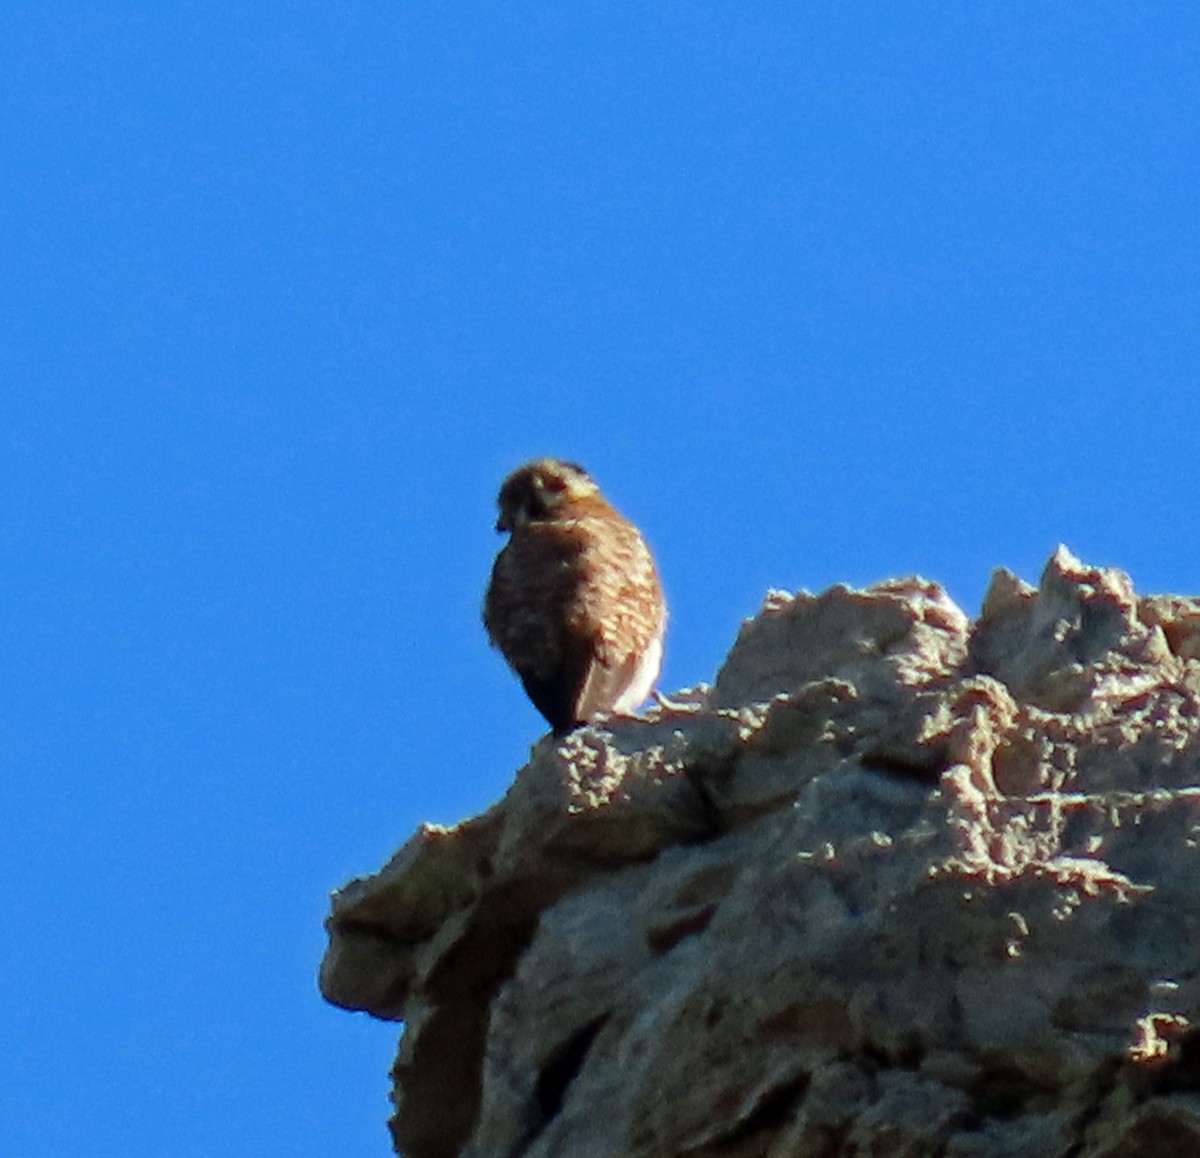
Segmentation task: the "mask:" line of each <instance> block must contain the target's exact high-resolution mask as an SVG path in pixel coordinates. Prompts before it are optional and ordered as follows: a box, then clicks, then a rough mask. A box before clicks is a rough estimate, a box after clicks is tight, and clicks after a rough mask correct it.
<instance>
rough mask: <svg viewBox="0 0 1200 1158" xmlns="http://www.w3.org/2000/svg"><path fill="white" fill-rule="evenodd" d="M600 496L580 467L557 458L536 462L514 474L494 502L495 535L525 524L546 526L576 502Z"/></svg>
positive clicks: (598, 490) (597, 489)
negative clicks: (495, 513)
mask: <svg viewBox="0 0 1200 1158" xmlns="http://www.w3.org/2000/svg"><path fill="white" fill-rule="evenodd" d="M599 493H600V488H599V487H598V486H597V485H596V484H595V482H594V481H593V479H592V476H591V475H589V474H588V472H587V471H586V470H584V469H583V467H581V466H579V465H577V464H576V463H573V462H563V460H562V459H558V458H538V459H534V461H533V462H527V463H526V464H525V465H524V466H522V467H519V468H518V469H517V470H514V471H513V472H512V474H510V475H509V476H508V478H506V479H505V480H504V483H503V485H502V486H501V487H500V495H499V497H498V498H497V500H496V503H497V505H498V506H499V508H500V517H499V518H498V519H497V520H496V530H497V531H515V530H517V529H518V528H519V527H523V526H525V525H526V524H527V523H538V522H550V521H551V520H553V519H556V518H560V517H561V516H562V514H563V512H564V510H565V509H566V508H567V507H569V506H570V505H571V504H572V503H575V502H578V501H579V500H580V499H587V498H591V497H593V496H595V495H598V494H599Z"/></svg>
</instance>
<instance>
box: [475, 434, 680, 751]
mask: <svg viewBox="0 0 1200 1158" xmlns="http://www.w3.org/2000/svg"><path fill="white" fill-rule="evenodd" d="M497 502H498V505H499V507H500V517H499V518H498V519H497V520H496V529H497V530H499V531H508V532H510V534H511V538H510V539H509V541H508V543H507V544H506V545H505V547H504V548H503V549H502V550H501V551H500V553H499V555H497V556H496V562H495V565H494V566H493V567H492V580H491V583H490V584H489V586H488V590H487V596H486V597H485V599H484V604H483V623H484V626H485V627H486V628H487V633H488V637H489V638H490V639H491V641H492V643H493V644H495V646H496V647H498V648H499V649H500V651H501V652H502V653H503V654H504V658H505V659H506V660H508V662H509V665H510V666H511V667H512V669H513V670H514V671H515V672H516V673H517V675H518V676H520V678H521V682H522V683H523V684H524V685H525V690H526V692H528V693H529V698H530V699H531V700H532V701H533V703H534V706H535V707H536V708H537V709H538V711H539V712H541V713H542V715H543V716H545V717H546V719H547V720H548V721H549V722H550V726H551V727H552V728H553V729H554V732H555V734H556V735H563V734H564V733H566V732H569V731H570V730H571V728H572V727H574V726H575V725H576V724H579V723H583V722H585V721H587V720H590V719H591V718H593V717H594V716H596V715H598V714H600V713H604V712H628V711H630V710H631V709H633V708H635V707H637V705H638V704H640V703H641V702H642V701H643V700H644V699H645V698H646V697H647V696H648V695H649V694H650V689H651V688H652V687H653V686H654V681H655V679H656V678H657V677H658V670H659V666H660V664H661V663H662V638H663V632H664V630H665V628H666V621H667V612H666V606H665V604H664V602H663V594H662V586H661V585H660V583H659V580H658V572H657V571H656V570H655V567H654V560H653V558H652V557H651V555H650V551H649V549H648V548H647V546H646V544H645V542H644V540H643V539H642V536H641V534H640V533H639V531H638V529H637V527H635V526H634V525H633V524H632V523H631V522H629V520H628V519H626V518H625V517H624V516H622V515H621V514H620V513H619V512H618V511H617V510H616V509H615V508H614V507H612V506H611V505H610V504H609V502H608V501H607V500H606V499H605V498H604V496H603V495H602V494H601V493H600V488H599V487H598V486H597V485H596V484H595V482H593V480H592V478H591V477H590V476H589V475H588V473H587V472H586V471H585V470H584V469H583V468H582V467H580V466H576V465H575V464H574V463H569V462H563V461H561V460H559V459H556V458H540V459H536V460H535V461H533V462H530V463H527V464H526V465H525V466H523V467H521V468H520V469H518V470H516V471H514V472H513V473H512V474H511V475H509V476H508V478H507V479H505V480H504V484H503V486H501V488H500V495H499V498H498V500H497Z"/></svg>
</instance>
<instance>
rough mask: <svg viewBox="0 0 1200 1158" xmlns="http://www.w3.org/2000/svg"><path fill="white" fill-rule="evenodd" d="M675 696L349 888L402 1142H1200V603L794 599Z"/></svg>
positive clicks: (528, 770) (1009, 592) (600, 1153)
mask: <svg viewBox="0 0 1200 1158" xmlns="http://www.w3.org/2000/svg"><path fill="white" fill-rule="evenodd" d="M674 699H675V700H679V699H680V697H678V696H677V697H674ZM683 699H684V700H685V701H686V702H681V703H680V702H671V701H668V702H666V703H664V704H661V705H658V706H656V707H655V708H653V709H652V710H651V711H650V712H649V713H648V715H647V716H646V717H645V718H643V719H636V720H635V719H617V718H613V719H609V720H607V721H601V722H598V723H596V724H593V725H589V726H587V727H584V728H581V729H578V730H577V731H575V732H574V733H572V734H571V735H570V736H568V737H566V738H565V739H563V740H561V741H559V742H557V743H555V742H553V741H551V740H549V739H546V740H543V741H541V742H540V743H539V744H538V745H537V746H536V747H535V749H534V751H533V753H532V757H531V759H530V761H529V763H528V764H527V765H526V766H525V767H524V768H522V769H521V770H520V771H519V772H518V773H517V776H516V779H515V781H514V783H513V785H512V787H511V788H510V790H509V792H508V794H507V795H506V796H505V798H504V799H503V800H502V801H500V802H499V803H498V804H496V805H495V806H494V807H493V808H492V809H490V810H489V811H488V812H487V813H485V814H483V815H482V816H480V817H477V818H475V819H473V820H469V821H466V822H464V823H463V824H461V825H458V826H456V827H454V828H436V827H433V826H425V827H423V828H422V829H421V830H420V831H419V832H418V833H417V834H416V835H415V836H414V837H413V838H412V839H411V840H410V841H409V843H408V844H407V845H405V846H404V848H403V849H401V850H400V852H398V853H397V854H396V856H395V857H394V858H393V859H392V861H391V862H390V863H389V864H388V865H386V866H385V867H384V868H383V869H382V870H381V871H380V872H379V873H378V874H376V875H375V876H373V877H369V878H366V879H364V880H359V881H354V882H352V883H351V884H350V885H347V886H346V887H345V888H344V889H342V890H341V891H340V892H339V893H337V894H335V896H334V898H333V911H332V915H331V916H330V918H329V920H328V922H327V925H328V930H329V936H330V944H329V949H328V951H327V953H326V956H325V960H324V962H323V964H322V969H321V988H322V992H323V993H324V994H325V996H326V997H327V998H328V999H329V1000H330V1001H332V1002H333V1003H334V1004H336V1005H339V1006H342V1007H344V1008H347V1009H362V1010H367V1011H369V1012H370V1013H372V1014H374V1015H375V1016H378V1017H381V1018H387V1019H393V1020H403V1021H404V1022H405V1031H404V1035H403V1039H402V1041H401V1047H400V1054H399V1057H398V1059H397V1063H396V1068H395V1070H394V1077H395V1083H396V1084H395V1092H394V1100H395V1105H396V1114H395V1117H394V1119H393V1122H392V1130H393V1137H394V1140H395V1144H396V1148H397V1150H398V1151H399V1152H401V1153H403V1154H405V1155H408V1156H409V1158H452V1156H456V1155H459V1156H462V1158H496V1156H498V1155H502V1156H506V1158H518V1156H520V1158H551V1156H560V1155H569V1156H571V1158H592V1156H594V1158H635V1156H636V1158H674V1156H680V1158H682V1156H684V1155H687V1156H688V1158H718V1156H720V1158H751V1156H754V1158H759V1156H761V1158H793V1156H801V1155H805V1156H807V1155H811V1156H813V1158H818V1156H819V1158H834V1156H837V1155H856V1156H858V1155H911V1156H914V1158H919V1156H924V1155H929V1156H931V1158H932V1156H938V1158H1016V1156H1020V1158H1041V1156H1045V1158H1051V1156H1059V1155H1071V1156H1073V1158H1135V1156H1138V1155H1143V1154H1144V1155H1151V1154H1153V1155H1168V1156H1171V1155H1180V1156H1182V1155H1190V1154H1200V1033H1197V1031H1196V1030H1195V1029H1193V1026H1194V1025H1196V1024H1197V1021H1198V1019H1200V890H1197V888H1196V884H1195V882H1196V879H1197V870H1198V868H1200V853H1198V852H1197V845H1198V842H1200V601H1198V600H1195V599H1188V598H1184V597H1180V596H1152V597H1148V598H1139V597H1138V596H1137V595H1136V594H1135V592H1134V590H1133V587H1132V584H1131V583H1130V581H1129V579H1128V577H1127V576H1125V575H1124V574H1122V573H1121V572H1119V571H1116V570H1112V569H1099V568H1091V567H1086V566H1084V565H1083V564H1082V563H1080V562H1079V561H1078V560H1077V559H1075V558H1073V557H1072V556H1071V555H1070V553H1069V552H1067V551H1066V550H1065V549H1064V548H1060V549H1059V550H1058V551H1057V552H1056V553H1055V555H1054V556H1053V557H1052V558H1051V559H1050V561H1049V562H1048V564H1047V566H1046V569H1045V571H1044V572H1043V575H1042V577H1041V580H1040V582H1039V585H1038V586H1037V588H1033V587H1030V586H1028V585H1026V584H1024V583H1022V582H1021V581H1020V580H1018V579H1017V578H1016V577H1015V576H1013V575H1011V574H1010V573H1008V572H1006V571H1002V570H1001V571H997V572H996V574H995V575H994V576H993V580H992V584H991V587H990V589H989V591H988V594H987V596H986V598H985V600H984V605H983V610H982V612H981V615H980V617H979V619H978V620H976V621H975V622H974V623H972V622H970V621H969V620H968V618H967V617H966V616H965V615H964V614H963V613H962V612H961V611H960V610H959V609H958V608H957V607H956V606H955V605H954V603H953V602H952V601H951V600H950V599H949V598H948V597H947V596H946V594H945V593H944V592H943V591H942V590H941V589H940V588H939V587H938V586H937V585H936V584H932V583H928V582H926V581H924V580H920V579H906V580H899V581H891V582H887V583H883V584H880V585H878V586H876V587H872V588H869V589H866V590H862V591H854V590H850V589H848V588H844V587H835V588H833V589H831V590H829V591H827V592H825V593H823V594H821V595H815V596H814V595H810V594H807V593H804V592H801V593H798V594H795V595H791V594H783V593H778V592H773V593H771V594H770V595H769V596H768V598H767V600H766V602H765V604H764V607H763V609H762V610H761V612H760V613H759V614H758V615H757V616H755V617H754V618H753V619H751V620H749V621H747V623H746V624H745V625H744V626H743V628H742V630H741V632H740V633H739V635H738V638H737V640H736V642H735V643H734V646H733V648H732V650H731V652H730V654H729V657H728V658H727V660H726V662H725V664H724V665H723V666H722V668H721V670H720V672H719V673H718V674H717V676H716V679H715V682H714V684H713V686H712V687H711V688H705V687H702V688H699V689H696V690H695V691H694V692H693V693H691V694H690V695H687V696H684V697H683Z"/></svg>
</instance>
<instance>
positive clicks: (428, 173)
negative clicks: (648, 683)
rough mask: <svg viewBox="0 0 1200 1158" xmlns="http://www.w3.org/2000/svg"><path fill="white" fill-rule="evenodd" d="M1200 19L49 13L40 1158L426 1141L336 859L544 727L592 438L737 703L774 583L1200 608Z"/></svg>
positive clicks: (11, 967) (389, 7)
mask: <svg viewBox="0 0 1200 1158" xmlns="http://www.w3.org/2000/svg"><path fill="white" fill-rule="evenodd" d="M1198 49H1200V10H1195V11H1193V10H1191V9H1190V8H1188V7H1187V6H1186V5H1184V6H1180V5H1139V6H1136V7H1134V6H1131V5H1128V4H1116V3H1089V4H1078V3H1076V4H1046V3H1036V4H1034V3H1021V2H1013V3H1006V4H1003V5H999V4H996V5H963V4H962V3H924V4H911V3H899V4H888V5H881V4H865V3H846V2H837V3H834V2H829V3H813V4H797V3H787V4H785V3H761V4H756V3H750V4H741V5H715V4H701V3H677V2H672V0H664V2H661V3H658V4H654V5H645V4H632V3H625V2H622V0H612V2H608V3H603V4H599V3H590V2H586V0H585V2H583V3H577V4H571V5H549V4H529V3H524V2H520V0H518V2H516V3H508V4H503V5H497V4H481V3H474V2H471V0H466V2H464V3H461V4H457V5H436V4H427V5H415V4H403V3H396V2H392V3H372V2H369V0H364V2H363V3H359V4H355V5H350V6H346V5H332V4H327V3H322V4H314V3H295V4H287V5H285V4H280V3H277V2H274V0H263V2H262V3H259V4H255V5H244V4H238V5H234V4H227V3H219V2H218V3H212V2H208V3H204V4H199V3H177V4H169V5H151V4H129V3H103V2H101V3H97V4H91V5H79V4H66V3H53V2H50V0H46V2H42V3H33V4H26V5H10V6H8V10H7V11H6V12H5V13H4V14H3V15H0V140H3V143H4V158H5V161H4V165H3V166H2V167H0V261H2V262H3V266H4V276H3V278H0V318H2V330H0V334H2V339H0V512H2V513H0V549H2V551H3V567H2V570H0V584H2V586H0V609H2V610H0V629H2V630H0V638H2V641H3V646H2V647H0V674H2V675H3V688H4V695H3V701H2V703H0V752H2V753H3V756H2V757H0V759H2V760H3V764H4V770H3V775H2V776H0V808H2V810H3V813H2V814H3V820H2V821H0V833H2V837H0V869H2V871H3V875H4V879H5V881H6V882H7V884H8V890H9V891H8V897H7V904H6V912H5V921H4V932H3V933H2V934H0V972H2V976H3V977H4V979H5V985H4V987H3V994H2V995H0V1037H2V1040H3V1043H4V1048H3V1049H2V1050H0V1107H3V1108H2V1109H0V1143H2V1145H3V1149H4V1152H5V1153H7V1154H14V1155H21V1156H22V1158H32V1156H37V1158H40V1156H46V1158H50V1156H54V1158H57V1156H59V1155H63V1154H71V1155H73V1156H76V1158H100V1156H104V1158H108V1156H117V1155H120V1156H122V1158H125V1156H127V1155H130V1154H137V1155H146V1156H157V1155H164V1156H165V1155H170V1156H172V1158H188V1156H190V1155H197V1156H199V1155H204V1158H220V1156H225V1155H229V1156H233V1155H252V1154H255V1155H256V1154H263V1153H274V1154H287V1155H289V1156H290V1158H297V1156H309V1155H313V1156H317V1155H338V1156H340V1155H345V1154H354V1155H379V1156H380V1158H382V1156H384V1155H386V1154H387V1153H388V1152H389V1150H388V1139H387V1135H386V1131H385V1130H384V1126H383V1123H384V1119H385V1118H386V1116H387V1113H388V1106H387V1102H386V1090H387V1077H386V1070H387V1067H388V1065H389V1064H390V1061H391V1057H392V1053H393V1050H394V1045H395V1039H396V1036H397V1031H396V1027H394V1026H387V1025H382V1024H379V1023H374V1022H371V1021H370V1020H369V1019H367V1018H365V1017H363V1016H351V1015H349V1014H345V1013H341V1012H338V1011H335V1010H333V1009H330V1008H328V1007H326V1006H324V1005H323V1004H322V1002H321V1001H320V999H319V998H318V995H317V992H316V988H315V981H314V977H315V972H316V968H317V964H318V961H319V958H320V955H321V952H322V950H323V947H324V935H323V932H322V928H321V920H322V918H323V916H324V914H325V911H326V907H327V894H328V892H329V890H330V889H332V888H334V887H336V886H337V885H339V884H341V883H342V882H344V881H345V880H346V879H348V878H349V877H350V876H352V875H355V874H358V873H364V872H368V871H371V870H373V869H374V868H376V867H377V866H378V865H379V864H380V863H382V861H383V860H384V859H385V858H386V857H387V856H388V855H389V854H390V852H391V851H392V850H393V849H394V848H396V847H397V846H398V845H399V844H400V843H402V842H403V840H404V839H406V837H407V836H408V835H409V833H410V832H411V831H412V830H413V828H414V827H415V826H416V824H417V823H418V822H420V821H421V820H434V821H442V822H452V821H454V820H456V819H458V818H460V817H462V816H464V815H468V814H471V813H473V812H476V811H479V810H480V809H482V808H483V807H485V806H486V805H487V804H489V803H490V802H491V801H492V800H494V799H495V798H497V797H498V796H499V795H501V794H502V793H503V791H504V789H505V788H506V786H507V784H508V783H509V781H510V778H511V775H512V772H513V770H514V769H515V768H516V767H517V766H518V765H519V764H520V763H522V762H523V760H524V758H525V756H526V753H527V751H528V748H529V746H530V745H531V744H532V743H533V742H534V741H535V740H536V739H537V737H538V736H539V734H540V733H541V731H542V724H541V720H540V717H538V716H537V715H536V713H535V712H534V711H533V709H532V708H531V707H530V706H529V705H528V704H527V702H526V701H525V699H524V697H523V694H522V693H521V691H520V687H519V685H518V684H517V682H516V681H515V679H513V678H512V677H511V676H510V675H509V673H508V672H507V670H506V669H505V668H504V665H503V663H502V662H501V661H500V659H499V657H498V656H497V655H496V654H495V653H493V652H491V651H490V650H489V648H488V647H487V644H486V641H485V638H484V634H483V631H482V628H481V627H480V624H479V618H478V610H479V602H480V598H481V593H482V589H483V586H484V584H485V582H486V578H487V573H488V569H489V567H490V565H491V559H492V556H493V553H494V551H495V550H496V549H497V547H498V546H499V542H498V540H497V537H496V535H495V534H494V532H493V531H492V522H493V519H494V510H493V502H494V495H495V490H496V488H497V485H498V483H499V481H500V479H501V477H502V476H503V475H504V474H505V473H506V472H507V471H508V470H510V469H511V468H512V467H514V466H516V465H517V464H518V463H520V462H521V461H522V460H524V459H526V458H528V457H531V456H533V455H535V454H546V453H550V454H559V455H563V456H567V457H570V458H573V459H576V460H578V461H580V462H583V463H584V464H586V465H587V466H588V467H589V469H590V470H591V471H592V473H593V474H594V475H595V476H596V477H597V478H598V480H599V481H600V482H601V484H602V485H603V486H604V488H605V490H606V491H607V492H608V494H609V496H610V497H611V498H612V499H613V500H614V501H615V502H616V504H617V505H618V506H619V507H620V508H621V509H622V510H624V511H625V512H626V513H627V514H629V515H630V516H631V517H633V518H634V519H636V520H637V521H638V522H639V523H640V524H641V525H642V526H643V528H644V530H645V532H646V535H647V537H648V539H649V540H650V542H651V544H652V545H653V547H654V548H655V551H656V553H657V555H658V558H659V563H660V568H661V570H662V573H663V577H664V581H665V585H666V588H667V593H668V597H669V599H670V602H671V607H672V619H671V630H670V634H669V637H668V644H667V659H666V664H665V670H664V676H663V686H664V687H665V688H667V689H668V690H669V689H671V688H675V687H680V686H684V685H688V684H691V683H695V682H697V681H700V680H705V679H710V678H711V677H712V675H713V674H714V671H715V669H716V667H717V665H718V664H719V662H720V659H721V657H722V656H723V655H724V653H725V651H726V650H727V648H728V646H729V644H730V642H731V640H732V639H733V636H734V634H735V633H736V630H737V627H738V624H739V622H740V620H741V619H742V618H743V617H745V616H747V615H750V614H751V613H753V611H754V610H755V609H756V607H757V606H758V604H759V601H760V599H761V596H762V594H763V592H764V590H765V589H766V588H767V587H769V586H776V587H785V588H793V587H807V588H809V589H812V590H817V589H821V588H823V587H826V586H828V585H829V584H832V583H835V582H842V581H844V582H849V583H855V584H861V583H867V582H870V581H873V580H876V579H879V578H883V577H887V576H891V575H899V574H905V573H910V572H914V571H915V572H919V573H921V574H924V575H926V576H928V577H930V578H936V579H939V580H941V581H943V582H944V583H945V584H946V585H947V586H948V587H949V589H950V591H951V593H952V594H953V595H954V596H955V598H957V599H958V600H959V602H960V603H961V604H962V605H963V606H964V607H965V608H966V609H967V610H968V611H969V612H971V613H974V612H975V611H976V610H977V609H978V605H979V600H980V598H981V596H982V593H983V590H984V588H985V586H986V583H987V578H988V574H989V571H990V569H991V568H992V567H993V566H995V565H1005V566H1008V567H1010V568H1012V569H1013V570H1016V571H1017V572H1018V573H1020V574H1022V575H1023V576H1025V577H1026V578H1028V579H1036V577H1037V574H1038V571H1039V570H1040V568H1041V565H1042V563H1043V561H1044V560H1045V558H1046V557H1047V556H1048V555H1049V553H1050V552H1051V551H1052V550H1053V548H1054V546H1055V544H1056V543H1057V542H1059V541H1060V540H1061V541H1065V542H1067V543H1068V544H1069V545H1070V546H1071V547H1072V548H1073V550H1075V552H1076V553H1077V554H1079V555H1081V556H1082V557H1084V558H1085V559H1086V560H1087V561H1088V562H1091V563H1103V564H1115V565H1119V566H1121V567H1124V568H1125V569H1127V570H1128V571H1129V572H1130V573H1131V574H1132V576H1133V578H1134V580H1135V582H1136V584H1137V585H1138V587H1139V589H1140V590H1143V591H1154V590H1159V591H1180V592H1189V591H1195V590H1196V589H1197V588H1200V579H1198V577H1197V573H1198V570H1200V557H1198V555H1200V548H1198V547H1197V545H1196V511H1197V509H1198V505H1200V504H1198V500H1200V482H1198V479H1200V470H1198V467H1197V445H1198V439H1197V426H1198V422H1197V413H1198V407H1200V403H1198V401H1197V399H1196V396H1195V386H1196V380H1197V369H1198V367H1200V329H1198V319H1200V244H1198V241H1200V238H1198V233H1200V214H1198V213H1197V183H1198V182H1197V178H1198V169H1200V142H1198V134H1200V128H1198V122H1197V108H1200V72H1198V71H1197V69H1196V64H1195V62H1196V58H1197V51H1198Z"/></svg>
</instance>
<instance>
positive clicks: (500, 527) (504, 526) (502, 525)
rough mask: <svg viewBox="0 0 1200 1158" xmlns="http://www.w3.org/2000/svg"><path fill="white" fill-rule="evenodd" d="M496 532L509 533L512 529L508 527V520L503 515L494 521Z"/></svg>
mask: <svg viewBox="0 0 1200 1158" xmlns="http://www.w3.org/2000/svg"><path fill="white" fill-rule="evenodd" d="M496 530H497V531H511V530H512V527H511V526H509V523H508V520H507V519H506V518H505V517H504V516H503V515H501V516H500V517H499V518H498V519H497V520H496Z"/></svg>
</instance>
